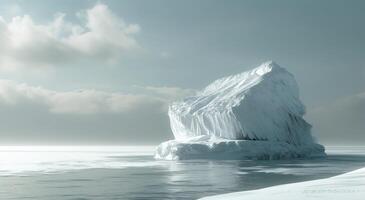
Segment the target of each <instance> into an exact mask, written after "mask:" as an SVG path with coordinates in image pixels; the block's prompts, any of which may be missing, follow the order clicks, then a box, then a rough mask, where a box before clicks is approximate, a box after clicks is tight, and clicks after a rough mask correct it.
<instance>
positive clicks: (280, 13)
mask: <svg viewBox="0 0 365 200" xmlns="http://www.w3.org/2000/svg"><path fill="white" fill-rule="evenodd" d="M364 10H365V1H360V0H358V1H356V0H352V1H344V0H343V1H336V0H331V1H325V0H322V1H316V0H306V1H293V0H287V1H286V0H281V1H267V0H265V1H264V0H262V1H260V0H252V1H241V0H236V1H235V0H230V1H214V0H200V1H193V0H191V1H190V0H184V1H172V0H165V1H142V0H140V1H138V0H133V1H132V0H131V1H120V0H115V1H112V0H111V1H87V0H84V1H77V0H64V1H37V0H34V1H25V0H24V1H20V0H18V1H16V0H15V1H4V0H0V16H1V17H0V44H1V45H0V121H1V126H0V144H19V145H23V144H29V145H30V144H114V145H116V144H130V145H131V144H157V143H159V142H160V141H163V140H166V139H168V138H171V137H172V133H171V131H170V129H169V124H168V117H167V114H166V110H167V105H168V104H169V103H170V102H171V101H174V100H178V99H181V98H183V97H184V96H188V95H191V94H193V93H194V92H195V91H196V90H199V89H201V88H203V87H204V86H205V85H207V84H208V83H210V82H211V81H213V80H215V79H217V78H219V77H222V76H226V75H230V74H235V73H239V72H242V71H245V70H248V69H251V68H253V67H256V66H258V65H259V64H261V63H262V62H264V61H267V60H274V61H275V62H276V63H278V64H279V65H281V66H282V67H285V68H286V69H288V71H290V72H291V73H293V74H294V76H295V77H296V79H297V81H298V83H299V86H300V92H301V99H302V100H303V102H304V104H305V105H306V106H307V115H306V119H307V120H308V121H309V122H310V123H311V124H312V125H313V131H312V132H313V135H315V136H316V137H317V138H318V139H319V141H320V142H321V143H324V144H339V145H348V144H357V145H364V144H365V133H364V130H365V64H364V63H365V60H364V59H365V23H364V19H365V12H364Z"/></svg>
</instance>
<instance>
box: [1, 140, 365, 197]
mask: <svg viewBox="0 0 365 200" xmlns="http://www.w3.org/2000/svg"><path fill="white" fill-rule="evenodd" d="M153 149H154V148H153V147H148V146H144V147H0V199H16V200H22V199H36V200H58V199H60V200H61V199H62V200H86V199H100V200H101V199H102V200H109V199H122V200H124V199H196V198H199V197H203V196H209V195H214V194H220V193H228V192H234V191H243V190H252V189H257V188H262V187H267V186H272V185H277V184H283V183H291V182H298V181H305V180H312V179H318V178H326V177H330V176H334V175H337V174H341V173H344V172H347V171H351V170H354V169H358V168H361V167H365V147H328V148H327V153H328V154H329V156H328V157H327V158H326V159H315V160H284V161H244V160H243V161H238V160H236V161H209V160H194V161H178V162H175V161H155V160H154V159H153V158H152V154H153Z"/></svg>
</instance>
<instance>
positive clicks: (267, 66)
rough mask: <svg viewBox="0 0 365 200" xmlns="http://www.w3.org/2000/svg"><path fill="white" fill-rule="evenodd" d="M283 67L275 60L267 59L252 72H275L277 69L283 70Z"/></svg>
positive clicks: (262, 73) (263, 73) (259, 73)
mask: <svg viewBox="0 0 365 200" xmlns="http://www.w3.org/2000/svg"><path fill="white" fill-rule="evenodd" d="M282 69H283V68H282V67H280V66H279V65H278V64H276V63H275V62H274V61H271V60H270V61H267V62H264V63H262V64H261V65H260V66H258V67H256V68H255V69H253V70H252V72H254V73H255V74H257V75H260V76H262V75H265V74H267V73H269V72H273V71H276V70H282Z"/></svg>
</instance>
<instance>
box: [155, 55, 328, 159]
mask: <svg viewBox="0 0 365 200" xmlns="http://www.w3.org/2000/svg"><path fill="white" fill-rule="evenodd" d="M304 113H305V107H304V105H303V104H302V102H301V101H300V99H299V89H298V85H297V83H296V81H295V79H294V77H293V75H292V74H290V73H289V72H288V71H286V70H285V69H284V68H282V67H280V66H279V65H277V64H276V63H274V62H271V61H270V62H266V63H263V64H262V65H260V66H259V67H257V68H255V69H253V70H251V71H247V72H243V73H241V74H237V75H233V76H228V77H224V78H221V79H218V80H216V81H214V82H213V83H211V84H210V85H208V86H207V87H206V88H205V89H204V90H203V91H201V92H199V93H197V94H196V95H195V96H192V97H188V98H186V99H184V100H183V101H180V102H174V103H172V104H171V105H170V107H169V111H168V114H169V118H170V125H171V130H172V132H173V134H174V136H175V140H170V141H167V142H164V143H162V144H160V145H159V146H158V147H157V150H156V154H155V158H157V159H168V160H176V159H199V158H210V159H215V158H216V159H245V158H251V159H256V158H257V159H280V158H295V157H317V156H324V155H325V153H324V147H323V146H322V145H320V144H317V143H316V142H315V141H314V139H313V137H312V135H311V133H310V130H311V125H310V124H308V123H307V122H306V121H305V120H304V119H303V115H304Z"/></svg>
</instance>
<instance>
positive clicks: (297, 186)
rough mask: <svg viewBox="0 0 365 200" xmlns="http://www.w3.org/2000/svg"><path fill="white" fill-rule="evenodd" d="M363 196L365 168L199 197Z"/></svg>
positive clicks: (360, 198)
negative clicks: (332, 175)
mask: <svg viewBox="0 0 365 200" xmlns="http://www.w3.org/2000/svg"><path fill="white" fill-rule="evenodd" d="M364 197H365V168H362V169H358V170H355V171H352V172H349V173H346V174H342V175H338V176H334V177H331V178H326V179H319V180H314V181H306V182H299V183H291V184H285V185H279V186H273V187H268V188H264V189H259V190H251V191H244V192H234V193H229V194H222V195H216V196H211V197H205V198H201V200H218V199H219V200H220V199H225V200H241V199H242V200H251V199H252V200H257V199H267V200H286V199H288V200H289V199H290V200H291V199H297V200H302V199H306V200H307V199H308V200H312V199H347V200H357V199H358V200H363V199H364Z"/></svg>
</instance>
